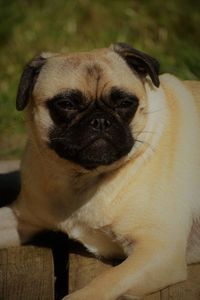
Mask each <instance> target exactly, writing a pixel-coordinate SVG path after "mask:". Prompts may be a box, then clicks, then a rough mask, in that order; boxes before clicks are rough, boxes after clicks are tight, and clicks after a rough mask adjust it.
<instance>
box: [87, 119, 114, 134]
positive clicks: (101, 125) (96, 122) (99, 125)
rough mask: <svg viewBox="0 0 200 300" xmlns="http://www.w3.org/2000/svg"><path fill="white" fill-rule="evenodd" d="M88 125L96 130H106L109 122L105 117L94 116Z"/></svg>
mask: <svg viewBox="0 0 200 300" xmlns="http://www.w3.org/2000/svg"><path fill="white" fill-rule="evenodd" d="M90 126H91V127H92V129H94V130H96V131H106V130H108V129H109V128H110V126H111V123H110V121H109V120H107V119H105V118H94V119H92V121H91V122H90Z"/></svg>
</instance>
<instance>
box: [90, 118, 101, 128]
mask: <svg viewBox="0 0 200 300" xmlns="http://www.w3.org/2000/svg"><path fill="white" fill-rule="evenodd" d="M90 125H91V126H92V128H94V129H100V127H101V124H100V119H93V120H92V121H91V122H90Z"/></svg>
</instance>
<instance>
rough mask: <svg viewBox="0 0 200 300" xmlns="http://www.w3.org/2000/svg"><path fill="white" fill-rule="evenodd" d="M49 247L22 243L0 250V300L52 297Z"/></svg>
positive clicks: (52, 268) (48, 298) (38, 299)
mask: <svg viewBox="0 0 200 300" xmlns="http://www.w3.org/2000/svg"><path fill="white" fill-rule="evenodd" d="M53 274H54V267H53V259H52V255H51V251H50V250H48V249H45V248H40V247H34V246H24V247H14V248H9V249H3V250H0V300H53V299H54V275H53Z"/></svg>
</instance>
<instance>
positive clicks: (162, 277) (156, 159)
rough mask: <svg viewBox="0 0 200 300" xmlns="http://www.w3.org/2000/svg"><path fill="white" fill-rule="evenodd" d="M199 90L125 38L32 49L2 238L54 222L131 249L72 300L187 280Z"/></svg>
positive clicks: (99, 246)
mask: <svg viewBox="0 0 200 300" xmlns="http://www.w3.org/2000/svg"><path fill="white" fill-rule="evenodd" d="M199 95H200V84H199V83H198V82H195V81H182V80H180V79H178V78H176V77H175V76H173V75H169V74H163V75H161V76H159V63H158V62H157V60H156V59H154V58H152V57H151V56H149V55H147V54H145V53H143V52H140V51H138V50H136V49H134V48H132V47H131V46H129V45H126V44H123V43H117V44H114V45H112V46H110V47H109V48H105V49H97V50H94V51H91V52H84V53H71V54H66V55H64V54H51V53H43V54H41V55H40V56H37V57H35V58H34V59H33V60H32V61H31V62H29V63H28V64H27V66H26V67H25V69H24V71H23V74H22V76H21V80H20V83H19V88H18V94H17V109H18V110H23V109H24V108H25V107H26V111H27V125H28V141H27V145H26V150H25V153H24V156H23V159H22V163H21V181H22V186H21V192H20V194H19V196H18V198H17V200H16V201H15V202H14V203H13V204H12V205H11V206H10V207H4V208H2V209H1V211H0V236H1V238H0V246H1V248H3V247H8V246H14V245H19V244H21V243H25V242H27V241H28V240H29V239H30V238H31V237H32V236H33V235H34V234H36V233H37V232H39V231H41V230H44V229H53V230H61V231H63V232H65V233H66V234H68V235H69V237H71V238H72V239H75V240H78V241H80V242H81V243H83V244H84V245H85V247H86V248H87V249H88V250H89V251H90V252H92V253H93V254H95V255H96V256H97V257H106V258H112V257H125V260H124V261H123V262H122V263H121V264H119V265H117V266H115V267H113V268H111V269H109V270H107V271H105V272H104V273H102V274H100V275H99V276H98V277H97V278H95V279H94V280H92V281H91V282H90V283H89V284H88V285H87V286H86V287H84V288H82V289H80V290H78V291H76V292H74V293H72V294H70V295H68V296H66V297H65V298H64V299H65V300H66V299H69V300H93V299H96V300H114V299H119V298H120V297H122V296H129V297H132V299H137V298H140V297H143V296H144V295H146V294H149V293H151V292H154V291H156V290H159V289H162V288H164V287H166V286H168V285H171V284H174V283H176V282H179V281H182V280H185V279H186V277H187V263H196V262H199V261H200V232H199V231H200V188H199V186H200V155H199V151H200V96H199Z"/></svg>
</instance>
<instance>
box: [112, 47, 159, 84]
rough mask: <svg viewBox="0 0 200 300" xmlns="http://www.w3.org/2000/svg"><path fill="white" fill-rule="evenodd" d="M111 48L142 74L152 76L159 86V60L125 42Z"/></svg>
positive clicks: (154, 82)
mask: <svg viewBox="0 0 200 300" xmlns="http://www.w3.org/2000/svg"><path fill="white" fill-rule="evenodd" d="M111 48H112V49H113V50H114V51H115V52H116V53H118V54H119V55H120V56H121V57H122V58H124V60H125V61H126V62H127V64H128V65H129V67H130V68H131V69H133V70H134V71H136V72H137V73H138V74H139V75H140V76H142V77H145V76H147V75H149V76H150V78H151V80H152V82H153V84H154V85H155V86H156V87H159V85H160V81H159V77H158V74H159V62H158V61H157V60H156V59H155V58H153V57H151V56H149V55H148V54H146V53H143V52H141V51H139V50H136V49H134V48H132V47H131V46H129V45H127V44H125V43H116V44H113V45H111Z"/></svg>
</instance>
